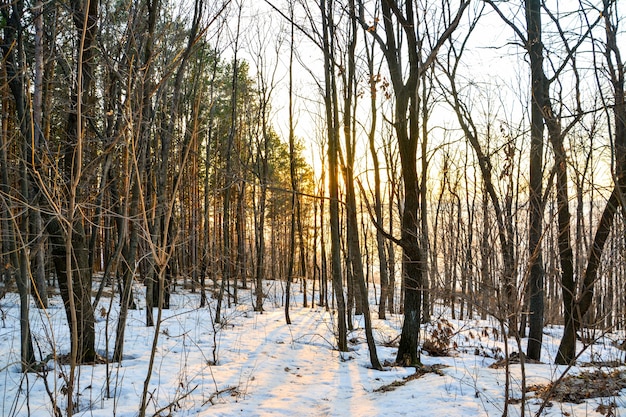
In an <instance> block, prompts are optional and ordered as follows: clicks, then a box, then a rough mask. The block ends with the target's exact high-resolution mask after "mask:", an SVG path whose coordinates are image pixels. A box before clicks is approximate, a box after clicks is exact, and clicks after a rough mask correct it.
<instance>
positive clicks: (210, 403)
mask: <svg viewBox="0 0 626 417" xmlns="http://www.w3.org/2000/svg"><path fill="white" fill-rule="evenodd" d="M268 285H271V286H275V285H279V284H277V283H276V282H268ZM136 291H137V293H139V292H140V291H141V287H137V288H136ZM239 294H240V296H241V299H240V302H241V303H240V304H239V305H233V306H231V307H227V306H226V308H225V309H224V310H223V312H224V314H223V320H222V323H221V324H214V322H213V320H212V317H213V315H214V307H215V304H214V303H215V302H214V301H213V300H212V301H211V303H210V305H209V307H205V308H199V305H200V302H199V295H198V294H197V293H196V294H193V293H190V292H188V291H183V290H179V291H178V292H177V293H176V294H174V295H173V296H172V306H171V309H169V310H164V311H163V321H162V324H161V331H160V334H159V338H158V348H157V351H156V356H155V363H154V371H153V374H152V377H151V380H150V386H149V390H148V392H149V396H148V408H147V413H146V414H147V415H149V416H151V415H154V414H155V413H157V412H160V415H161V416H167V415H172V416H499V415H502V414H503V411H504V407H505V382H506V372H505V369H504V368H500V369H494V368H490V367H489V365H491V364H493V363H494V362H496V360H497V359H500V358H502V355H503V353H504V351H505V345H504V343H503V340H502V338H501V331H500V324H499V323H498V322H497V321H495V320H494V319H491V320H486V321H481V320H475V319H472V320H463V321H458V320H450V319H449V318H448V321H449V323H450V326H451V329H452V343H454V344H455V346H456V348H453V349H452V350H451V351H450V354H449V355H448V356H444V357H431V356H428V354H426V353H423V354H422V361H423V362H424V365H442V366H444V367H442V368H441V369H440V370H439V371H438V372H439V373H427V374H425V375H423V376H421V377H419V378H416V379H410V380H404V378H406V377H409V376H410V375H412V374H414V373H415V369H414V368H403V367H396V366H393V365H391V364H392V363H393V360H394V359H395V352H396V348H395V347H393V343H390V342H392V341H394V340H397V335H398V333H399V331H400V329H401V323H402V321H401V320H402V318H401V316H400V315H389V318H388V319H387V320H378V319H377V318H376V317H377V315H376V314H372V318H373V324H374V328H375V330H374V334H375V338H376V341H377V344H378V354H379V358H380V360H381V362H384V363H385V369H384V370H383V371H377V370H373V369H371V367H370V366H369V355H368V352H367V345H366V343H365V334H364V331H363V329H362V322H361V321H360V320H359V319H360V318H358V317H357V318H355V322H354V325H355V328H356V330H355V331H353V332H351V333H350V335H349V339H350V341H351V342H350V351H349V352H345V353H341V352H338V351H337V350H335V349H334V345H335V338H334V335H333V329H334V326H335V323H334V321H333V319H334V314H333V313H332V312H329V311H326V310H325V308H323V307H317V306H316V307H314V308H303V307H302V304H301V297H300V298H299V297H298V296H297V295H296V297H294V298H295V299H296V300H297V302H296V303H294V304H293V305H292V307H291V309H290V316H291V320H292V325H289V326H288V325H286V324H285V319H284V309H283V307H282V306H281V305H280V304H281V303H280V296H274V297H273V298H272V299H269V300H267V301H266V305H265V308H266V311H265V312H263V313H262V314H260V313H257V312H254V311H253V310H252V307H251V303H250V298H251V294H250V291H249V290H240V291H239ZM140 301H141V299H140V298H138V299H137V302H140ZM0 310H1V311H0V314H2V317H1V318H2V322H1V323H0V325H1V327H0V346H1V348H0V349H1V350H0V352H2V353H3V354H2V355H1V356H0V398H1V401H2V406H1V408H0V410H1V413H2V414H1V416H2V417H4V416H27V415H31V416H51V415H53V409H52V401H51V397H52V398H55V399H56V401H57V402H58V406H59V407H60V408H61V410H63V414H64V415H65V407H66V401H67V399H66V396H65V395H64V392H65V390H64V385H65V379H66V378H67V376H68V372H69V367H68V366H67V365H60V364H58V363H57V362H55V361H54V360H49V361H48V362H47V368H48V371H47V373H46V374H47V375H46V376H45V378H46V381H47V383H48V390H49V391H50V394H48V392H47V390H46V387H45V384H44V375H43V374H39V375H36V374H28V375H24V374H22V373H21V372H20V370H19V334H20V332H19V304H18V297H17V295H16V294H11V293H9V294H7V295H6V296H5V297H4V298H3V299H1V300H0ZM109 310H110V311H111V314H110V315H108V316H107V314H101V312H104V313H106V312H107V311H109ZM372 310H373V311H374V310H375V308H374V307H372ZM117 313H118V303H117V301H115V300H113V301H111V300H110V299H103V300H102V301H101V302H100V304H99V306H98V308H97V323H96V335H97V344H98V349H99V352H100V353H101V354H102V355H106V354H107V349H108V351H109V356H110V352H111V351H112V350H113V342H114V336H113V335H114V332H115V326H116V320H117ZM438 314H440V316H437V317H433V323H434V324H431V325H428V326H425V327H424V335H429V334H432V331H433V329H434V328H435V327H434V326H436V323H444V321H441V320H438V319H439V318H441V317H449V316H450V314H449V312H447V311H446V310H445V309H443V308H442V309H440V311H439V313H438ZM155 317H156V314H155ZM31 323H32V332H33V336H34V340H35V344H36V345H35V350H36V351H37V352H38V358H45V357H46V356H47V355H48V354H50V353H53V352H56V354H57V355H61V354H65V353H67V352H68V351H69V335H68V329H67V325H66V321H65V312H64V311H63V309H62V302H61V300H60V298H59V297H53V298H52V302H51V306H50V308H49V309H48V310H46V311H40V310H37V309H36V308H34V306H33V308H32V309H31ZM154 331H155V328H154V327H146V326H145V311H144V310H143V309H139V310H134V311H130V313H129V318H128V322H127V329H126V340H125V355H124V360H123V361H122V362H121V363H110V364H109V365H108V366H107V365H105V364H98V365H84V366H81V367H79V369H78V373H77V380H78V382H77V387H76V388H77V392H78V393H79V405H78V410H77V411H76V412H75V415H80V416H94V417H104V416H106V417H110V416H124V417H126V416H128V417H130V416H136V415H137V414H138V409H139V404H140V399H141V393H142V390H143V385H144V380H145V378H146V375H147V370H148V364H149V359H150V347H151V345H152V341H153V338H154ZM560 331H561V329H560V328H559V327H548V328H546V329H545V333H544V351H543V353H542V359H543V361H544V363H543V364H526V365H525V374H526V384H527V385H530V384H536V383H547V382H550V381H554V380H556V379H557V378H558V377H559V376H560V375H561V373H562V372H564V371H565V370H566V367H563V366H555V365H553V364H552V363H553V360H554V356H555V354H556V350H557V348H558V343H559V337H560ZM107 335H111V336H109V341H108V343H107ZM423 337H425V336H423ZM621 337H622V338H623V335H622V336H621ZM616 340H620V335H615V334H607V335H604V337H601V338H599V340H598V341H597V343H596V344H594V345H592V346H590V347H588V348H587V349H586V350H585V352H584V353H583V354H582V355H581V357H580V363H582V362H590V361H592V360H593V361H600V360H604V361H609V360H623V359H624V357H623V356H624V355H623V352H622V351H620V350H618V349H616V348H615V347H614V346H613V344H612V342H614V341H616ZM507 342H508V349H509V352H513V351H519V348H518V346H517V344H516V342H515V340H514V339H509V340H508V341H507ZM385 345H390V346H389V347H388V346H385ZM521 347H522V350H523V349H524V348H525V340H522V346H521ZM579 347H580V349H582V348H583V346H582V345H580V346H579ZM582 369H583V368H579V367H573V368H572V369H570V370H569V371H568V372H570V373H574V374H575V373H579V372H581V370H582ZM584 369H589V368H584ZM510 371H511V372H510V376H511V383H510V386H511V393H510V397H511V398H518V399H519V398H520V397H521V390H522V380H523V378H522V369H521V366H520V365H519V364H511V365H510ZM107 375H108V378H107ZM394 382H396V385H398V386H396V387H395V388H389V389H381V388H383V387H386V386H389V385H390V384H392V383H394ZM612 402H613V403H614V404H615V407H614V408H613V410H612V411H613V413H614V414H613V415H626V394H625V393H624V391H622V394H621V395H620V396H618V397H610V398H609V397H605V398H597V399H590V400H587V401H585V402H584V403H582V404H569V403H559V402H555V401H553V402H551V404H550V406H548V407H546V408H545V410H544V411H543V414H542V415H546V416H562V415H571V416H585V415H600V414H599V413H598V412H597V411H595V410H596V409H597V408H598V406H599V405H600V404H604V405H607V406H608V405H609V404H611V403H612ZM541 403H542V401H541V400H540V399H538V398H535V397H534V394H533V393H532V392H530V393H528V394H527V401H526V403H525V404H524V406H523V407H524V413H525V415H533V414H534V413H535V412H536V411H537V410H538V409H539V407H540V405H541ZM521 408H522V405H521V404H519V403H518V404H510V405H509V406H508V412H509V415H512V416H516V415H518V416H519V415H522V410H521Z"/></svg>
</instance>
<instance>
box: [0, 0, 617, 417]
mask: <svg viewBox="0 0 626 417" xmlns="http://www.w3.org/2000/svg"><path fill="white" fill-rule="evenodd" d="M619 6H622V7H624V4H621V3H620V4H618V1H617V0H569V1H560V2H559V1H556V0H524V1H516V2H512V1H506V0H317V1H307V0H262V1H261V0H259V1H257V2H250V1H246V0H181V1H171V0H113V1H98V0H70V1H63V0H51V1H43V0H29V1H24V0H12V1H3V2H2V3H1V4H0V12H1V21H0V22H1V25H2V28H1V31H0V34H1V35H0V36H1V39H0V44H1V45H2V58H3V59H2V62H1V63H0V95H1V98H0V109H1V115H2V126H1V131H0V257H1V259H0V312H1V316H2V322H3V327H5V326H6V325H7V323H9V322H13V323H14V327H11V328H13V329H14V331H13V332H11V335H15V338H13V336H10V337H11V340H15V342H11V344H10V345H11V346H10V348H9V347H7V349H10V350H11V351H12V352H14V355H12V356H13V357H12V359H11V360H10V361H9V360H7V362H3V364H2V366H3V368H2V371H1V372H2V373H5V372H13V373H15V374H16V375H19V376H13V377H12V378H17V380H21V381H24V378H26V380H28V378H29V375H30V376H31V377H33V378H36V379H37V380H38V381H42V382H41V383H42V384H45V391H44V392H45V393H46V394H45V396H46V397H47V398H48V400H49V402H50V404H49V409H48V411H46V412H47V413H48V414H37V413H36V412H35V413H33V415H55V416H57V417H60V416H65V415H67V416H70V415H73V414H80V413H82V412H86V411H85V407H87V408H89V406H85V405H84V404H83V402H82V400H81V395H83V394H81V389H82V388H84V385H85V382H84V381H83V382H81V378H82V377H83V376H84V375H83V373H85V372H86V371H84V369H87V368H86V367H89V366H91V367H97V366H102V367H106V369H107V375H109V376H110V375H111V372H112V371H111V369H113V368H117V369H118V370H119V369H120V367H123V366H124V363H125V362H126V361H127V358H129V357H131V358H132V357H134V355H136V353H133V354H129V353H128V349H127V347H126V345H125V342H126V341H128V340H131V338H132V337H133V332H135V331H136V330H135V326H139V327H143V328H147V329H150V333H149V335H150V336H149V337H148V339H147V340H144V341H143V342H142V343H143V349H144V350H145V354H146V355H148V357H149V359H148V360H147V362H146V363H145V364H144V365H143V366H144V368H143V370H142V371H141V372H143V376H142V384H143V386H135V388H134V390H135V392H137V395H136V399H135V408H134V409H133V410H132V412H129V414H128V415H139V416H141V417H144V416H145V415H155V416H157V415H159V416H160V415H177V414H171V413H172V412H173V411H172V407H171V405H172V404H176V401H172V402H171V403H170V404H169V405H170V408H169V409H168V410H169V411H168V412H169V413H170V414H166V412H165V409H160V408H159V407H157V406H155V405H154V404H155V403H156V402H157V401H156V400H155V399H154V392H153V391H151V387H153V386H154V385H155V384H157V385H158V382H157V381H155V378H156V377H153V376H154V375H155V374H157V373H158V372H156V371H155V367H156V366H158V357H159V351H160V346H161V345H160V344H161V343H164V342H163V339H166V338H169V337H170V335H169V333H170V332H171V330H169V328H168V326H167V323H168V322H167V320H169V319H171V317H172V314H174V315H176V313H175V310H176V309H177V308H178V307H180V302H181V301H180V300H181V297H186V298H185V299H186V300H193V301H187V305H186V307H190V306H191V304H193V308H191V307H190V308H191V310H192V311H203V312H204V314H205V315H204V316H202V317H204V318H201V319H198V320H199V322H206V323H208V322H210V323H211V324H210V326H209V327H210V333H211V336H207V337H209V339H212V342H211V343H209V345H211V346H210V347H207V348H206V349H207V351H212V355H209V354H207V355H206V356H211V358H210V359H207V360H206V363H207V364H208V366H219V362H220V360H219V356H220V355H219V351H220V349H228V347H227V346H226V345H225V343H226V342H224V343H222V344H220V343H219V340H222V339H221V337H222V336H220V334H221V333H219V332H227V331H228V330H225V329H228V326H229V325H231V321H232V317H231V315H232V314H234V313H233V312H237V311H239V312H240V313H241V312H242V311H244V310H245V316H246V317H249V316H250V317H252V316H254V317H257V319H255V320H267V317H278V316H277V314H278V312H280V317H281V323H282V324H281V326H282V327H281V328H283V327H284V328H285V329H292V328H294V327H289V326H293V325H296V324H297V323H293V324H292V322H297V321H298V320H300V321H302V320H306V319H305V317H307V314H309V313H307V311H308V312H310V314H311V315H314V314H318V313H319V314H322V312H325V313H327V314H329V316H328V317H331V318H332V320H330V324H329V328H330V329H329V330H330V333H329V336H328V338H325V343H326V344H328V345H329V347H330V348H331V349H332V350H333V351H336V352H339V353H341V354H343V353H349V352H351V351H352V350H353V349H354V346H353V345H354V343H355V340H357V339H358V338H355V337H354V336H353V335H354V332H355V331H356V330H362V331H363V334H362V336H359V337H361V341H362V343H364V350H363V354H364V355H366V357H367V367H368V369H371V370H373V371H380V372H384V371H385V370H388V369H389V368H390V367H393V368H394V369H402V368H410V369H417V370H419V369H425V371H424V372H431V373H440V372H441V371H440V370H439V369H438V368H437V369H435V368H433V366H432V365H429V364H430V362H428V359H429V358H431V357H434V356H439V355H444V354H448V353H449V352H450V350H454V349H457V348H458V343H457V342H455V341H453V337H452V332H453V331H452V330H450V329H451V328H452V325H451V324H450V323H451V322H452V321H453V322H454V323H457V324H458V325H459V326H461V328H463V326H464V323H469V322H474V321H477V320H478V321H480V320H482V321H486V320H487V321H490V322H491V323H494V324H493V331H492V332H493V334H494V335H496V336H494V337H495V339H496V340H500V341H502V342H503V343H505V345H506V344H507V343H510V344H513V345H514V347H511V349H510V350H508V348H507V349H505V350H504V352H503V357H504V358H505V359H507V375H509V373H508V371H509V368H508V363H509V362H508V359H510V354H511V353H512V352H513V351H517V352H515V353H516V355H517V358H518V360H520V359H519V358H521V362H522V364H523V363H524V362H527V363H529V364H533V363H546V364H550V365H553V366H561V367H562V368H558V369H566V371H565V372H567V371H568V370H570V369H572V368H573V367H575V366H576V365H577V364H580V363H581V357H582V356H581V355H586V354H587V353H585V352H587V350H588V349H589V347H590V346H592V345H593V344H594V343H595V342H597V341H598V340H600V339H602V338H605V337H607V335H611V337H612V339H611V343H612V344H613V345H614V346H616V347H617V348H620V349H621V348H624V347H625V346H626V336H625V333H624V332H625V331H626V329H625V327H626V323H625V321H624V317H625V316H626V298H624V296H623V293H622V295H621V296H620V295H619V294H620V293H621V291H624V289H626V260H625V259H624V258H625V255H626V248H625V245H626V223H625V221H626V205H625V198H626V100H625V92H626V90H625V73H624V63H625V62H624V58H622V57H621V47H622V45H626V35H625V33H624V29H623V27H622V26H620V24H622V23H623V18H624V16H625V15H624V10H623V9H619ZM55 309H59V311H60V312H61V315H60V316H56V315H54V317H56V319H55V320H51V319H50V317H51V316H50V315H51V314H53V312H54V310H55ZM9 311H10V313H7V312H9ZM316 312H318V313H316ZM181 314H182V313H181ZM241 314H244V313H241ZM33 317H35V318H33ZM264 317H265V318H264ZM294 318H295V319H294ZM138 320H139V321H141V323H140V324H139V325H138V324H137V321H138ZM385 320H387V321H389V320H393V321H394V323H397V324H398V326H397V329H395V330H394V331H395V332H396V334H395V335H389V337H384V338H382V337H381V326H382V324H381V323H387V322H385ZM46 322H47V323H48V324H46ZM42 323H43V324H42ZM53 323H54V324H53ZM58 323H62V324H58ZM455 326H456V325H455ZM554 328H558V329H559V333H558V338H557V340H556V341H555V351H554V354H549V355H547V354H546V349H547V347H546V344H547V342H546V340H545V339H546V337H549V338H550V340H551V342H550V343H552V339H551V338H552V336H547V335H548V334H550V335H552V333H550V332H551V330H550V329H554ZM103 329H104V330H103ZM426 329H430V331H427V330H426ZM287 331H291V330H287ZM249 332H253V331H252V330H249ZM459 332H460V330H459ZM457 333H458V332H457ZM457 333H455V335H457ZM147 334H148V333H147ZM242 337H244V338H245V337H246V336H245V335H243V336H242ZM292 337H293V335H292ZM224 338H225V339H224V340H230V339H228V337H226V336H224ZM382 339H385V340H382ZM7 340H8V339H7ZM607 340H608V339H607ZM1 343H3V344H4V343H7V342H4V341H2V342H1ZM13 343H15V344H13ZM105 345H106V346H105ZM5 346H6V345H5ZM132 349H133V352H134V349H135V347H133V348H132ZM381 349H382V351H384V352H386V353H385V354H384V355H383V356H379V351H381ZM388 349H391V350H388ZM477 351H478V349H477ZM618 351H619V349H618ZM500 353H502V352H500ZM444 356H445V355H444ZM340 358H344V356H340ZM344 359H345V358H344ZM494 359H499V357H498V355H495V356H494ZM325 360H328V359H325ZM336 360H337V361H339V360H340V359H336ZM181 366H182V365H181ZM287 369H291V368H288V367H285V370H287ZM298 369H299V368H298ZM522 369H524V368H522ZM522 374H523V372H522ZM22 375H23V376H22ZM20 378H21V379H20ZM55 378H56V379H59V380H62V383H61V382H59V383H58V384H60V385H59V386H57V383H55V384H53V386H49V385H48V384H49V382H43V381H48V380H54V379H55ZM521 378H524V375H522V376H521ZM106 380H107V394H106V395H103V397H106V398H109V397H110V396H111V395H112V394H110V393H109V392H110V391H108V390H109V383H110V381H109V377H108V376H107V378H106ZM623 380H624V381H626V375H625V376H624V377H623ZM508 381H509V376H507V385H506V393H505V395H506V396H507V399H506V400H505V403H507V404H506V405H504V406H503V408H502V409H500V410H499V411H498V412H499V413H501V414H502V415H507V413H508V412H509V408H508V395H509V384H508ZM21 384H22V383H21V382H20V387H21V386H22V385H21ZM116 384H120V386H122V385H121V382H119V381H118V382H116ZM7 386H8V383H7V385H5V386H4V390H5V391H4V392H5V393H4V394H3V395H4V396H5V397H6V396H7V394H6V393H7V392H8V391H7ZM116 386H117V385H116ZM181 386H182V385H181ZM623 387H626V382H625V383H624V385H623ZM21 389H22V388H20V390H21ZM24 389H25V388H24ZM228 389H230V388H228ZM511 389H512V388H511ZM233 390H234V388H233ZM191 391H193V390H191ZM191 391H189V392H185V394H180V393H179V394H180V395H181V397H180V399H183V398H187V397H189V398H191V397H192V393H191ZM522 391H523V394H522V397H523V396H524V395H525V392H524V389H522ZM228 392H231V391H228ZM233 392H234V391H233ZM215 393H216V395H215V397H211V399H209V400H207V401H208V402H205V403H204V404H203V405H205V406H206V405H208V404H209V403H210V404H213V402H214V401H213V399H214V398H217V397H219V396H220V395H223V394H225V393H227V390H222V389H218V388H217V384H216V387H215ZM231 393H232V392H231ZM218 394H219V395H218ZM11 395H12V394H11ZM22 395H24V394H22ZM9 396H10V395H9ZM26 397H28V394H26ZM113 397H114V395H113ZM16 401H17V400H16ZM25 401H27V402H28V401H29V400H25ZM163 401H164V400H163ZM8 404H9V401H8V400H7V405H5V406H4V407H3V408H2V409H3V415H27V414H28V415H31V413H30V411H28V413H27V414H26V411H25V410H24V409H21V408H17V407H16V406H15V405H14V406H9V405H8ZM544 406H545V405H544ZM544 406H542V407H541V409H539V411H538V412H537V413H538V415H539V414H540V413H541V412H542V411H543V409H544ZM153 408H154V409H153ZM520 410H521V415H524V406H522V407H521V408H520V409H518V410H517V412H519V411H520ZM483 411H485V412H486V413H487V414H492V412H487V409H485V410H483ZM352 412H354V410H352ZM137 413H138V414H137ZM207 413H210V410H209V411H207ZM117 414H119V415H127V414H124V413H123V412H122V411H121V410H120V411H119V412H118V413H117ZM331 414H332V413H331ZM341 414H342V412H340V411H335V414H332V415H341ZM109 415H110V414H109ZM180 415H187V414H180ZM225 415H228V414H225ZM268 415H271V413H269V414H268ZM303 415H304V414H303ZM311 415H314V414H311ZM360 415H367V413H366V414H360ZM372 415H375V414H372ZM610 415H613V414H610Z"/></svg>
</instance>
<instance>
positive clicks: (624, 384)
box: [528, 370, 626, 404]
mask: <svg viewBox="0 0 626 417" xmlns="http://www.w3.org/2000/svg"><path fill="white" fill-rule="evenodd" d="M624 388H626V370H614V371H611V372H604V371H600V370H598V371H594V372H582V373H580V374H578V375H569V376H566V377H565V378H563V379H562V380H561V381H560V382H558V383H557V384H555V383H552V382H551V383H549V384H537V385H532V386H529V387H528V391H530V392H534V393H535V395H536V396H537V397H540V398H543V399H549V400H555V401H559V402H569V403H575V404H580V403H582V402H583V401H584V400H586V399H589V398H598V397H612V396H615V395H618V394H619V392H620V391H621V390H622V389H624Z"/></svg>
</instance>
